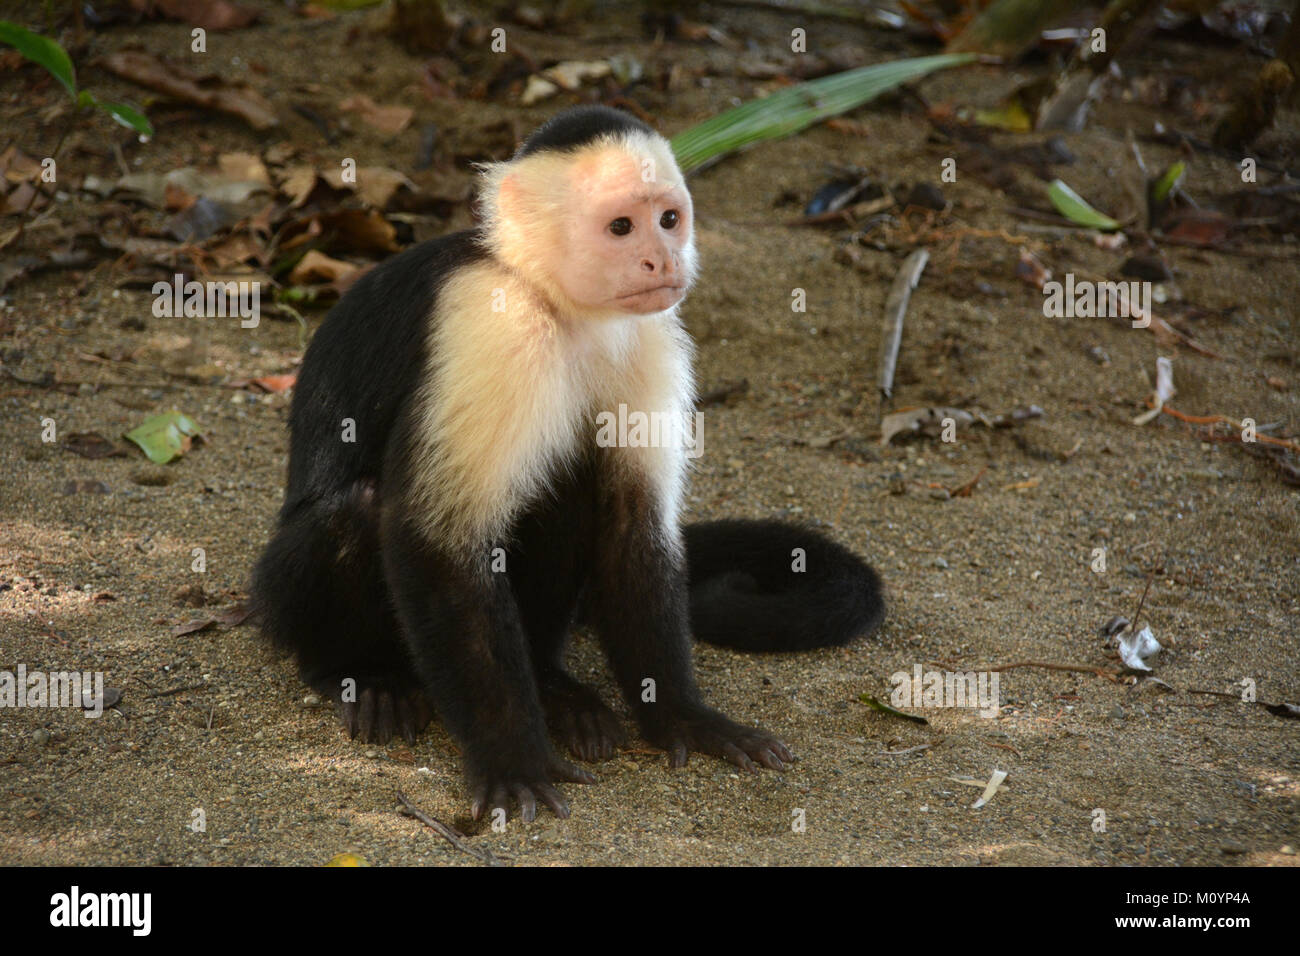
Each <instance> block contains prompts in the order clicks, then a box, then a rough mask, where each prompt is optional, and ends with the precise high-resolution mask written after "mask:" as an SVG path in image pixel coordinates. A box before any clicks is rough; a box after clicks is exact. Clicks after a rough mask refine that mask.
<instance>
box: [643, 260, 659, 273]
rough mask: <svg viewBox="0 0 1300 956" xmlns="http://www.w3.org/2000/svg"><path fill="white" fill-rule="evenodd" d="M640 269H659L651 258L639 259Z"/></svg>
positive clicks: (653, 270)
mask: <svg viewBox="0 0 1300 956" xmlns="http://www.w3.org/2000/svg"><path fill="white" fill-rule="evenodd" d="M641 271H642V272H658V271H659V267H658V266H656V265H655V263H654V260H653V259H642V260H641Z"/></svg>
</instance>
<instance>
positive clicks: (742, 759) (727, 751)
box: [722, 740, 758, 773]
mask: <svg viewBox="0 0 1300 956" xmlns="http://www.w3.org/2000/svg"><path fill="white" fill-rule="evenodd" d="M722 756H724V757H726V758H727V759H728V760H730V761H731V762H732V763H734V764H735V765H736V766H737V767H740V768H741V769H742V770H748V771H749V772H750V773H758V768H757V767H755V766H754V761H753V760H751V759H749V754H747V753H745V751H743V750H741V749H740V748H739V747H737V746H736V745H735V744H733V743H732V742H731V741H729V740H728V741H726V742H725V743H723V745H722Z"/></svg>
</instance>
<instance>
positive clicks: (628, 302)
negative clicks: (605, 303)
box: [614, 285, 686, 315]
mask: <svg viewBox="0 0 1300 956" xmlns="http://www.w3.org/2000/svg"><path fill="white" fill-rule="evenodd" d="M684 298H686V287H685V286H675V285H673V286H660V287H659V288H657V289H647V290H645V291H644V292H634V293H632V294H631V295H621V296H619V297H618V298H617V299H615V300H614V302H615V304H616V305H617V306H618V308H619V310H620V311H622V312H626V313H628V314H631V315H652V314H654V313H655V312H667V311H668V310H669V309H671V308H672V307H673V306H675V305H676V304H677V303H678V302H681V301H682V299H684Z"/></svg>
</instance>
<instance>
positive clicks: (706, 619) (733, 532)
mask: <svg viewBox="0 0 1300 956" xmlns="http://www.w3.org/2000/svg"><path fill="white" fill-rule="evenodd" d="M685 535H686V561H687V566H688V572H689V577H690V598H691V629H692V630H693V631H694V633H695V637H696V638H697V639H698V640H701V641H706V642H708V643H710V644H720V645H722V646H724V647H734V648H736V649H738V650H744V651H800V650H809V649H811V648H814V647H830V646H835V645H839V644H845V643H847V642H848V641H850V640H852V639H853V638H854V637H857V636H859V635H862V634H867V633H869V632H870V631H873V630H875V629H876V627H878V626H879V625H880V622H881V621H882V620H884V617H885V599H884V595H883V593H882V591H881V585H880V576H879V575H878V574H876V572H875V570H874V569H873V568H872V567H871V566H870V565H869V564H867V563H866V562H865V561H863V560H862V559H861V558H859V557H858V556H857V555H856V554H854V553H853V552H851V551H849V550H848V549H847V548H844V547H841V546H840V545H838V544H836V543H835V542H834V541H832V540H830V538H827V537H826V536H825V535H823V534H821V533H820V532H817V531H813V530H811V529H809V528H806V527H802V526H799V525H791V524H784V523H782V522H780V521H737V520H727V521H709V522H704V523H701V524H693V525H687V526H686V528H685ZM796 549H800V550H796Z"/></svg>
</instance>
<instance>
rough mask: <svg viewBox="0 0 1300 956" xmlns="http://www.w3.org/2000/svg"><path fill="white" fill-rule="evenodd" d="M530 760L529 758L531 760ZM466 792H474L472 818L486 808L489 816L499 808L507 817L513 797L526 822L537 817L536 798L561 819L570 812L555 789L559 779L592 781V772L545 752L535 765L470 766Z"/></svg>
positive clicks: (480, 814) (476, 817) (476, 816)
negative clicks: (524, 766)
mask: <svg viewBox="0 0 1300 956" xmlns="http://www.w3.org/2000/svg"><path fill="white" fill-rule="evenodd" d="M530 763H531V761H530ZM466 775H467V777H468V780H469V791H470V793H471V794H472V795H473V801H474V802H473V804H472V806H471V808H470V813H471V815H472V816H473V817H474V819H475V820H477V819H479V818H480V817H481V816H482V815H483V812H484V811H485V810H486V811H487V814H488V816H489V817H490V816H492V815H493V814H494V813H496V811H497V809H498V808H500V809H501V810H502V811H503V812H504V813H505V815H506V816H507V817H509V816H510V800H511V798H512V797H513V798H514V800H515V802H517V803H518V804H519V815H520V817H521V818H522V819H523V821H524V822H525V823H532V822H533V820H535V819H536V818H537V800H538V798H539V797H540V798H541V800H542V802H543V803H544V804H545V805H546V806H548V807H550V808H551V809H552V810H553V811H555V815H556V816H557V817H559V818H560V819H562V820H563V819H564V818H565V817H567V816H568V815H569V805H568V804H567V803H565V802H564V797H563V795H562V794H561V793H560V791H558V790H556V789H555V782H556V781H559V780H563V781H567V782H569V783H595V782H596V778H595V776H593V775H592V774H590V773H588V772H587V771H586V770H583V769H582V768H581V767H576V766H574V765H573V764H571V763H569V762H568V761H567V760H564V759H562V758H560V757H557V756H555V755H554V754H548V755H547V756H546V757H545V758H543V759H542V760H541V761H539V762H537V765H535V766H532V767H528V768H514V769H509V768H507V767H505V766H499V767H492V766H487V767H481V768H479V769H474V768H470V769H468V770H467V771H466Z"/></svg>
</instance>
